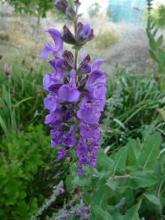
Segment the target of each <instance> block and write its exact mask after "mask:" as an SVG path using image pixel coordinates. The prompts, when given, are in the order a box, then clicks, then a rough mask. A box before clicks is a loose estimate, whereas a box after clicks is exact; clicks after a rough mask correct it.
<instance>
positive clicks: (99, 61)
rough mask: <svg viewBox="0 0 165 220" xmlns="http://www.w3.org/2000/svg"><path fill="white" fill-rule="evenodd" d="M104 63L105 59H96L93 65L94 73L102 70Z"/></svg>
mask: <svg viewBox="0 0 165 220" xmlns="http://www.w3.org/2000/svg"><path fill="white" fill-rule="evenodd" d="M103 63H104V60H103V59H96V60H94V62H93V63H92V66H91V68H92V71H95V70H99V69H100V66H101V65H102V64H103Z"/></svg>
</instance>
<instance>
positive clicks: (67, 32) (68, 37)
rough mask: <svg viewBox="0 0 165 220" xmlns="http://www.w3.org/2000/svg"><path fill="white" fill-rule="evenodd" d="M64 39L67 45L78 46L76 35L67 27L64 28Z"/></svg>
mask: <svg viewBox="0 0 165 220" xmlns="http://www.w3.org/2000/svg"><path fill="white" fill-rule="evenodd" d="M62 39H63V41H64V42H65V43H68V44H76V40H75V37H74V35H73V34H72V33H71V31H70V30H69V28H68V27H67V26H66V25H65V26H64V27H63V34H62Z"/></svg>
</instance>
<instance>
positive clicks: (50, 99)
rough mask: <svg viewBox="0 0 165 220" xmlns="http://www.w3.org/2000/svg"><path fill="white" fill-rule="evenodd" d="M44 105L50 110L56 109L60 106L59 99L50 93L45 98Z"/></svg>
mask: <svg viewBox="0 0 165 220" xmlns="http://www.w3.org/2000/svg"><path fill="white" fill-rule="evenodd" d="M44 106H45V109H47V110H49V111H51V112H52V111H55V110H56V109H57V107H58V100H57V97H56V96H53V95H48V96H47V97H46V98H45V99H44Z"/></svg>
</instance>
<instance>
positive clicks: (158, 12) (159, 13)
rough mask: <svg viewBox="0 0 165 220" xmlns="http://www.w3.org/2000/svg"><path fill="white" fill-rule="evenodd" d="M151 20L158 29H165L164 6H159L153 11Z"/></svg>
mask: <svg viewBox="0 0 165 220" xmlns="http://www.w3.org/2000/svg"><path fill="white" fill-rule="evenodd" d="M152 18H153V20H154V22H155V23H156V24H157V25H158V26H159V27H162V28H163V27H165V5H160V6H159V7H158V8H157V9H155V10H153V12H152Z"/></svg>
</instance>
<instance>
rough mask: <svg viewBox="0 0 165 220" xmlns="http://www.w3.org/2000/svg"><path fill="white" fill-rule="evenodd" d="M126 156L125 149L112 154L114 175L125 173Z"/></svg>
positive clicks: (126, 151)
mask: <svg viewBox="0 0 165 220" xmlns="http://www.w3.org/2000/svg"><path fill="white" fill-rule="evenodd" d="M127 154H128V148H127V147H123V148H120V149H119V151H118V152H116V153H115V154H114V161H115V163H114V167H113V173H114V174H115V172H116V171H125V169H126V161H127Z"/></svg>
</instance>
